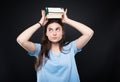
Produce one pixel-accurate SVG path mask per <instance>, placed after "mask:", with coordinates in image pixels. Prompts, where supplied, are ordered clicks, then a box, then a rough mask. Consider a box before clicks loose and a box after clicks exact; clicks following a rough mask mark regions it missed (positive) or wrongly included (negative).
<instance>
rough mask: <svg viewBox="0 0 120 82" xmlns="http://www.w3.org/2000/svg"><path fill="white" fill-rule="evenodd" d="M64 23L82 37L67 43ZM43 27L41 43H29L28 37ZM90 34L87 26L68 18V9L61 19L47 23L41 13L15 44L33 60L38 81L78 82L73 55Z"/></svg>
mask: <svg viewBox="0 0 120 82" xmlns="http://www.w3.org/2000/svg"><path fill="white" fill-rule="evenodd" d="M64 23H65V24H68V25H70V26H71V27H73V28H75V29H76V30H78V31H79V32H80V33H81V34H82V35H81V36H80V37H79V38H77V39H76V40H74V41H71V42H70V43H68V44H66V43H65V40H64V39H65V38H64V34H65V32H64V29H63V24H64ZM42 27H43V28H44V34H43V38H42V43H34V42H31V41H30V38H31V36H32V35H33V34H34V33H35V32H36V31H37V30H38V29H40V28H42ZM93 33H94V32H93V30H92V29H90V28H89V27H88V26H86V25H84V24H82V23H80V22H77V21H74V20H72V19H70V18H68V16H67V9H66V10H65V11H64V13H63V16H62V19H49V20H48V19H46V16H45V11H44V10H42V17H41V19H40V21H39V22H38V23H36V24H34V25H33V26H31V27H29V28H27V29H26V30H25V31H23V32H22V33H21V34H20V35H19V36H18V37H17V42H18V43H19V44H20V45H21V46H22V47H23V48H24V49H25V50H26V51H28V52H29V55H30V56H35V57H36V64H35V69H36V72H37V82H80V79H79V74H78V71H77V67H76V63H75V54H76V53H77V52H80V51H81V49H82V48H83V47H84V46H85V45H86V44H87V43H88V41H89V40H90V39H91V37H92V36H93Z"/></svg>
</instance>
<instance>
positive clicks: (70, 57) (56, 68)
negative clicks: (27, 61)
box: [29, 41, 81, 82]
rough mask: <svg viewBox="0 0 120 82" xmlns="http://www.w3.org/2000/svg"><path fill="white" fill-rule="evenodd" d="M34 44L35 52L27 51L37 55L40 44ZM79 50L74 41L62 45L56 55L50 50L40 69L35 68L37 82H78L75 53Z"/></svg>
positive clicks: (31, 54)
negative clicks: (61, 48) (60, 50)
mask: <svg viewBox="0 0 120 82" xmlns="http://www.w3.org/2000/svg"><path fill="white" fill-rule="evenodd" d="M35 45H36V52H35V53H29V55H30V56H35V57H38V55H39V52H40V50H41V44H38V43H36V44H35ZM80 51H81V49H80V50H78V49H77V48H76V41H72V42H70V43H69V44H68V45H66V46H64V47H63V50H62V52H61V53H59V54H57V55H55V54H53V52H52V51H51V50H50V51H49V57H50V58H49V59H47V60H46V62H45V64H44V65H43V66H42V68H41V69H39V68H38V70H37V82H80V79H79V74H78V70H77V67H76V62H75V54H76V53H77V52H80Z"/></svg>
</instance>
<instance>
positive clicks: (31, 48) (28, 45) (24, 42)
mask: <svg viewBox="0 0 120 82" xmlns="http://www.w3.org/2000/svg"><path fill="white" fill-rule="evenodd" d="M41 12H42V18H41V19H40V21H39V22H38V23H36V24H34V25H32V26H30V27H29V28H27V29H26V30H24V31H23V32H22V33H21V34H20V35H19V36H18V37H17V39H16V40H17V42H18V44H19V45H20V46H22V47H23V48H24V49H25V50H26V51H28V52H35V50H36V47H35V43H33V42H31V41H29V39H30V38H31V36H32V35H33V34H34V33H35V32H36V31H37V30H38V29H39V28H40V27H41V25H43V24H44V22H45V11H43V10H42V11H41Z"/></svg>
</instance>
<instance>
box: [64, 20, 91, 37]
mask: <svg viewBox="0 0 120 82" xmlns="http://www.w3.org/2000/svg"><path fill="white" fill-rule="evenodd" d="M65 23H66V24H68V25H70V26H72V27H74V28H75V29H77V30H78V31H79V32H80V33H81V34H83V35H91V34H92V33H93V30H92V29H91V28H89V27H88V26H86V25H84V24H82V23H80V22H77V21H74V20H72V19H69V18H68V19H67V20H66V22H65Z"/></svg>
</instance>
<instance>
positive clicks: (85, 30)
mask: <svg viewBox="0 0 120 82" xmlns="http://www.w3.org/2000/svg"><path fill="white" fill-rule="evenodd" d="M66 13H67V10H66V11H65V12H64V14H63V19H62V20H63V22H64V23H66V24H68V25H70V26H72V27H74V28H75V29H76V30H78V31H79V32H80V33H81V34H82V35H81V36H80V37H79V38H78V39H77V40H76V46H77V49H81V48H83V47H84V46H85V45H86V44H87V43H88V41H89V40H90V39H91V37H92V36H93V34H94V31H93V30H92V29H91V28H89V27H88V26H86V25H84V24H82V23H80V22H77V21H74V20H72V19H69V18H68V17H67V15H66Z"/></svg>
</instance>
